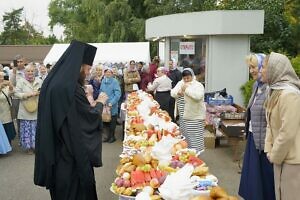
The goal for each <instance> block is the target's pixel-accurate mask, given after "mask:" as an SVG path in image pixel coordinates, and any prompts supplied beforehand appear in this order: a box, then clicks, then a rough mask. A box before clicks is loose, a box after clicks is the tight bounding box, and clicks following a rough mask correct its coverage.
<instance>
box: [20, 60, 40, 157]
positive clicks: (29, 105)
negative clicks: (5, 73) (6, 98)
mask: <svg viewBox="0 0 300 200" xmlns="http://www.w3.org/2000/svg"><path fill="white" fill-rule="evenodd" d="M34 71H35V69H34V66H33V65H31V64H30V65H27V66H26V67H25V78H24V79H23V78H22V79H20V80H19V81H18V82H17V86H16V92H15V96H16V97H18V98H19V99H20V106H19V112H18V119H19V120H20V130H19V132H20V143H21V146H22V148H23V149H24V150H26V152H27V153H29V154H32V153H33V152H34V149H35V133H36V120H37V105H38V96H39V94H40V92H39V89H40V88H41V86H42V81H41V79H39V78H35V76H34Z"/></svg>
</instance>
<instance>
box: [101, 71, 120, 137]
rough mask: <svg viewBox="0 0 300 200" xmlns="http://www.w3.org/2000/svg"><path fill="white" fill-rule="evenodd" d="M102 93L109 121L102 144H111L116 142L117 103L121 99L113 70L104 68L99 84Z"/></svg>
mask: <svg viewBox="0 0 300 200" xmlns="http://www.w3.org/2000/svg"><path fill="white" fill-rule="evenodd" d="M101 92H103V93H105V94H106V95H107V96H108V100H107V103H106V104H107V106H108V107H109V108H110V112H111V121H110V122H109V123H110V124H109V132H108V137H107V138H106V139H104V140H103V142H109V143H113V142H115V141H116V138H115V130H116V125H117V118H118V102H119V99H120V97H121V89H120V85H119V82H118V81H117V79H115V78H114V77H113V70H112V69H111V68H106V69H105V70H104V78H103V81H102V83H101V87H100V93H101Z"/></svg>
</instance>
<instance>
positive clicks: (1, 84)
mask: <svg viewBox="0 0 300 200" xmlns="http://www.w3.org/2000/svg"><path fill="white" fill-rule="evenodd" d="M4 75H5V73H4V72H0V90H1V92H0V121H1V122H2V124H3V127H4V129H5V132H6V134H7V138H8V141H9V143H11V141H12V140H13V139H14V138H15V136H16V131H15V127H14V124H13V120H12V117H11V109H10V108H11V96H12V95H13V92H14V88H13V86H12V84H11V83H10V82H9V81H5V80H4Z"/></svg>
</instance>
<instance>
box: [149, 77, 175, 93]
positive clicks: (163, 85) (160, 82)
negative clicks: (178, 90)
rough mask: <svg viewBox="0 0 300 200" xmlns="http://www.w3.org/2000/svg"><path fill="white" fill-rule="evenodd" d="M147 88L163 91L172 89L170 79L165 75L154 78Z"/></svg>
mask: <svg viewBox="0 0 300 200" xmlns="http://www.w3.org/2000/svg"><path fill="white" fill-rule="evenodd" d="M147 88H148V90H150V91H155V92H165V91H170V90H171V89H172V80H171V79H169V77H167V76H166V75H162V76H161V77H158V78H156V79H155V80H154V81H153V83H152V84H149V85H148V86H147Z"/></svg>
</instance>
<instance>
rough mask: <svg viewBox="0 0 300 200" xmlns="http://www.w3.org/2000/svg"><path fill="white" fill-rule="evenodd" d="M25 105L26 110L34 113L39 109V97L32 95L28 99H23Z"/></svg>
mask: <svg viewBox="0 0 300 200" xmlns="http://www.w3.org/2000/svg"><path fill="white" fill-rule="evenodd" d="M23 106H24V108H25V110H26V111H27V112H29V113H33V112H35V111H37V108H38V102H37V97H30V98H28V99H26V100H23Z"/></svg>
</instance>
